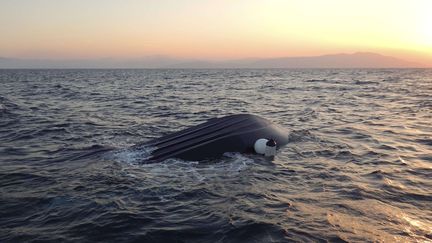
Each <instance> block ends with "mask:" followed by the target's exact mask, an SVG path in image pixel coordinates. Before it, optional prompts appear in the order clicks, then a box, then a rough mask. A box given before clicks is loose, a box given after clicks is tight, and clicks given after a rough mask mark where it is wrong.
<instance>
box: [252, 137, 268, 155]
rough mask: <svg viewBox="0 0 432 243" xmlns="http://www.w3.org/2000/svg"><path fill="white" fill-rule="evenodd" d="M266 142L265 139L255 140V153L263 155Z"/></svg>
mask: <svg viewBox="0 0 432 243" xmlns="http://www.w3.org/2000/svg"><path fill="white" fill-rule="evenodd" d="M267 142H268V139H265V138H260V139H258V140H256V142H255V144H254V149H255V153H257V154H265V151H266V143H267Z"/></svg>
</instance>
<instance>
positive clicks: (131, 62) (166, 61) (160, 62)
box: [0, 52, 425, 68]
mask: <svg viewBox="0 0 432 243" xmlns="http://www.w3.org/2000/svg"><path fill="white" fill-rule="evenodd" d="M412 67H425V66H424V65H422V64H419V63H413V62H408V61H405V60H401V59H398V58H394V57H390V56H383V55H380V54H376V53H368V52H358V53H353V54H333V55H323V56H310V57H282V58H257V59H239V60H227V61H208V60H191V59H174V58H169V57H164V56H152V57H144V58H136V59H113V58H105V59H82V60H78V59H77V60H50V59H16V58H0V68H412Z"/></svg>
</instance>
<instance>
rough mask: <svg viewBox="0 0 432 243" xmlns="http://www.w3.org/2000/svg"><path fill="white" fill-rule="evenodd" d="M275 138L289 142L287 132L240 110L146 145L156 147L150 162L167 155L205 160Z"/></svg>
mask: <svg viewBox="0 0 432 243" xmlns="http://www.w3.org/2000/svg"><path fill="white" fill-rule="evenodd" d="M260 138H267V139H270V138H273V139H274V140H276V143H277V146H281V145H285V144H286V143H287V142H288V132H287V131H286V130H285V129H283V128H281V127H279V126H277V125H275V124H273V123H272V122H270V121H268V120H266V119H264V118H262V117H259V116H255V115H250V114H240V115H231V116H225V117H221V118H213V119H210V120H209V121H207V122H205V123H202V124H199V125H197V126H193V127H190V128H187V129H185V130H182V131H179V132H176V133H173V134H170V135H167V136H163V137H161V138H157V139H154V140H152V141H150V142H148V143H146V145H149V146H153V147H156V149H155V150H154V151H153V152H152V157H151V158H150V159H149V160H148V162H158V161H162V160H165V159H168V158H173V157H175V158H180V159H184V160H204V159H208V158H216V157H219V156H222V155H223V154H224V153H226V152H240V153H249V152H253V146H254V143H255V141H256V140H258V139H260Z"/></svg>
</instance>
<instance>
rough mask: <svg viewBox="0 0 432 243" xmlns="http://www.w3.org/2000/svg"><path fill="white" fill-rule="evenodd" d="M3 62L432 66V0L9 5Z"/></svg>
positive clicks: (25, 0)
mask: <svg viewBox="0 0 432 243" xmlns="http://www.w3.org/2000/svg"><path fill="white" fill-rule="evenodd" d="M0 22H1V25H0V35H1V38H0V57H14V58H55V59H58V58H61V59H74V58H103V57H113V58H134V57H143V56H150V55H165V56H170V57H180V58H206V59H237V58H249V57H283V56H312V55H323V54H331V53H341V52H357V51H368V52H377V53H381V54H384V55H390V56H395V57H399V58H403V59H406V60H409V61H415V62H419V63H423V64H426V65H429V66H431V65H432V1H428V0H393V1H390V0H379V1H378V0H363V1H354V0H326V1H322V0H320V1H318V0H316V1H314V0H303V1H290V0H261V1H259V0H249V1H246V0H230V1H228V0H215V1H209V0H177V1H174V0H159V1H156V0H149V1H144V0H142V1H138V0H93V1H91V0H87V1H84V0H73V1H66V0H2V1H1V2H0Z"/></svg>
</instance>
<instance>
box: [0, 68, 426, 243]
mask: <svg viewBox="0 0 432 243" xmlns="http://www.w3.org/2000/svg"><path fill="white" fill-rule="evenodd" d="M237 113H253V114H257V115H260V116H263V117H265V118H267V119H269V120H272V121H273V122H275V123H278V124H280V125H282V126H284V127H286V128H287V129H289V130H290V132H291V133H290V143H289V144H288V145H287V146H285V147H284V148H282V149H281V150H280V151H279V152H278V155H277V156H276V158H275V159H274V160H273V161H268V160H264V159H262V158H261V157H259V156H255V155H242V154H235V153H231V154H226V156H224V157H223V158H220V159H217V160H214V161H210V162H207V163H197V162H187V161H181V160H177V159H170V160H167V161H164V162H162V163H157V164H150V165H148V164H142V162H141V161H142V158H144V157H146V156H148V152H149V151H148V149H149V148H145V147H144V148H141V149H138V148H131V146H132V145H134V144H135V143H139V142H143V141H146V140H149V139H151V138H154V137H158V136H161V135H164V134H167V133H170V132H173V131H177V130H180V129H183V128H185V127H187V126H190V125H196V124H198V123H201V122H204V121H206V120H207V119H209V118H212V117H215V116H224V115H228V114H237ZM45 241H51V242H89V241H100V242H287V241H341V242H343V241H350V242H351V241H360V242H363V241H386V242H397V241H400V242H413V241H425V242H427V241H432V70H427V69H405V70H0V242H45Z"/></svg>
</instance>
